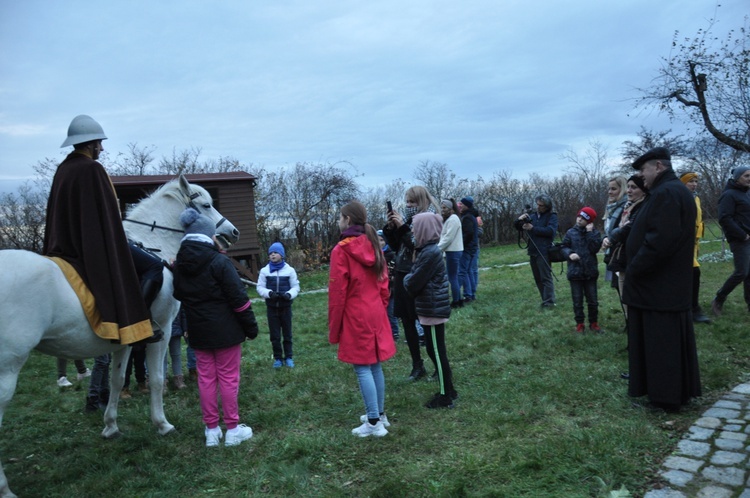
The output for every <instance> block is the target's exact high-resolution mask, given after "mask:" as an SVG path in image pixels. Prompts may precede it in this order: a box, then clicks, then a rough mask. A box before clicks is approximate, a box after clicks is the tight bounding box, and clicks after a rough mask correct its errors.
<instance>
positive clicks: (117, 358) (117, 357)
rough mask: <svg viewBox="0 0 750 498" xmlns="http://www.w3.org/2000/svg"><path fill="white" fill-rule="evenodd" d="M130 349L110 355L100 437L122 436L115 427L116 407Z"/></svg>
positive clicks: (112, 437) (123, 381) (122, 349)
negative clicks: (110, 368) (105, 402)
mask: <svg viewBox="0 0 750 498" xmlns="http://www.w3.org/2000/svg"><path fill="white" fill-rule="evenodd" d="M130 350H131V348H130V347H125V348H121V349H118V350H117V351H114V352H113V353H112V372H111V374H110V377H109V401H108V402H107V409H106V410H104V430H103V431H102V437H103V438H105V439H114V438H116V437H119V436H121V435H122V433H121V432H120V429H119V428H118V427H117V405H118V403H119V402H120V392H121V391H122V386H123V385H124V384H125V367H126V366H127V364H128V358H129V357H130Z"/></svg>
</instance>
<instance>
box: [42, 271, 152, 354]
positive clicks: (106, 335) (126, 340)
mask: <svg viewBox="0 0 750 498" xmlns="http://www.w3.org/2000/svg"><path fill="white" fill-rule="evenodd" d="M49 259H51V260H52V261H54V262H55V263H56V264H57V266H59V267H60V270H62V272H63V275H65V278H66V279H67V280H68V283H69V284H70V286H71V287H72V288H73V291H74V292H75V293H76V296H78V300H79V301H80V302H81V307H82V308H83V312H84V314H85V315H86V319H87V320H88V322H89V325H91V328H92V330H93V331H94V333H95V334H96V335H97V336H99V337H101V338H102V339H107V340H110V341H116V342H119V343H120V344H131V343H133V342H137V341H140V340H142V339H146V338H148V337H151V336H152V335H154V331H153V329H152V328H151V322H150V321H149V320H143V321H140V322H138V323H135V324H133V325H128V326H126V327H122V328H120V326H119V325H118V324H116V323H113V322H103V321H102V317H101V315H100V314H99V310H98V309H97V307H96V300H95V299H94V295H93V294H92V293H91V291H90V290H89V288H88V286H86V283H85V282H84V281H83V279H82V278H81V276H80V275H79V274H78V272H77V271H76V269H75V268H73V266H72V265H71V264H70V263H68V262H67V261H65V260H64V259H62V258H58V257H49Z"/></svg>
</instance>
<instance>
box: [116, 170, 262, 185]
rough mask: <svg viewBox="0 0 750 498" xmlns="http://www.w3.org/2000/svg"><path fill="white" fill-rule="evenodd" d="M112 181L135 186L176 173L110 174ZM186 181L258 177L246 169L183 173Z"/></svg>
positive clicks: (151, 183)
mask: <svg viewBox="0 0 750 498" xmlns="http://www.w3.org/2000/svg"><path fill="white" fill-rule="evenodd" d="M110 178H112V183H113V184H114V185H115V186H116V187H119V186H123V187H130V186H133V187H136V186H140V185H154V184H163V183H167V182H168V181H170V180H174V179H176V178H177V175H137V176H111V177H110ZM185 178H186V179H187V181H189V182H191V183H198V184H200V183H201V182H236V181H242V180H245V181H251V182H255V181H256V180H257V179H258V178H257V177H255V176H254V175H251V174H250V173H248V172H246V171H229V172H226V173H195V174H190V175H185Z"/></svg>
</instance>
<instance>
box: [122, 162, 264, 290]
mask: <svg viewBox="0 0 750 498" xmlns="http://www.w3.org/2000/svg"><path fill="white" fill-rule="evenodd" d="M111 178H112V183H113V184H114V186H115V190H116V191H117V197H118V198H119V200H120V210H121V212H122V213H123V214H124V213H125V211H126V209H127V206H128V205H130V204H135V203H137V202H138V201H140V200H141V199H142V198H144V197H146V196H147V195H149V194H150V193H151V192H153V191H154V190H156V189H157V188H159V187H161V186H162V185H164V184H165V183H167V182H168V181H170V180H174V179H175V178H176V177H175V176H172V175H143V176H113V177H111ZM185 178H187V180H188V181H189V182H190V183H195V184H196V185H200V186H201V187H203V188H205V189H206V190H207V191H208V193H209V194H211V197H212V198H213V200H214V206H215V207H216V209H217V210H219V211H221V214H223V215H224V217H226V219H228V220H229V221H231V222H232V223H233V224H234V226H235V227H237V229H238V230H239V231H240V240H239V241H238V242H237V243H236V244H235V245H233V246H232V247H230V248H229V250H228V251H227V255H228V256H230V257H231V258H232V260H233V261H234V263H235V266H236V267H237V269H238V270H239V271H240V272H241V273H243V274H244V275H245V277H246V278H249V279H251V280H253V281H256V280H257V277H258V273H259V272H260V269H261V267H262V266H261V261H260V256H261V254H262V253H261V251H260V246H259V244H258V225H257V224H256V221H255V194H254V189H255V185H256V180H257V179H256V177H254V176H253V175H251V174H250V173H246V172H244V171H233V172H229V173H203V174H194V175H185Z"/></svg>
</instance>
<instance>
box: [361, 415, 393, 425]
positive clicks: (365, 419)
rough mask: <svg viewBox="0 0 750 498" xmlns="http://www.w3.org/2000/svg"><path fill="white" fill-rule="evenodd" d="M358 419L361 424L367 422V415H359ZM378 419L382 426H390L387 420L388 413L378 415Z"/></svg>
mask: <svg viewBox="0 0 750 498" xmlns="http://www.w3.org/2000/svg"><path fill="white" fill-rule="evenodd" d="M359 421H360V422H362V423H363V424H365V423H367V415H362V416H361V417H359ZM380 421H381V422H383V427H390V426H391V423H390V422H388V415H386V414H385V413H384V414H382V415H381V416H380Z"/></svg>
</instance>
